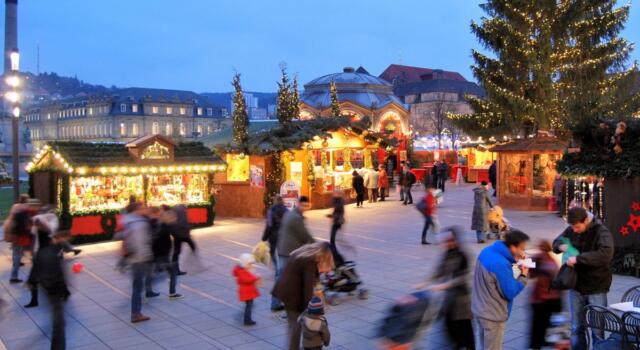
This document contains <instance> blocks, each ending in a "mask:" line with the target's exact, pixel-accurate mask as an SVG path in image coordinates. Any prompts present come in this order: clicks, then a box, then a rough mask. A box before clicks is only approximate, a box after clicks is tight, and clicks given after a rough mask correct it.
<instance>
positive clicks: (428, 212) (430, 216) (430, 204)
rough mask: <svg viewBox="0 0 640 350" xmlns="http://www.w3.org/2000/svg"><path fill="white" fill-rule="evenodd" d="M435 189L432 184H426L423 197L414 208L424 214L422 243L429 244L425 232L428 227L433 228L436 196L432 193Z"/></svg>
mask: <svg viewBox="0 0 640 350" xmlns="http://www.w3.org/2000/svg"><path fill="white" fill-rule="evenodd" d="M434 191H435V189H434V188H433V185H428V187H427V191H426V194H425V196H424V198H422V200H421V201H420V202H418V204H416V208H417V209H418V211H420V213H422V215H423V216H424V227H423V228H422V244H429V242H428V241H427V233H428V231H429V229H430V228H432V227H433V228H434V231H435V224H434V219H435V215H436V197H435V195H434Z"/></svg>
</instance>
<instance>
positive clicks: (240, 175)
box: [227, 154, 249, 182]
mask: <svg viewBox="0 0 640 350" xmlns="http://www.w3.org/2000/svg"><path fill="white" fill-rule="evenodd" d="M227 181H237V182H246V181H249V156H246V155H244V154H227Z"/></svg>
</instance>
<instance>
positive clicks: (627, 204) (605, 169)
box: [557, 118, 640, 277]
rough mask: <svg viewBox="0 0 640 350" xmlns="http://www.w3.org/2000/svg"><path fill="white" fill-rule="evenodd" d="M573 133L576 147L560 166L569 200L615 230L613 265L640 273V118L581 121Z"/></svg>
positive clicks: (614, 269) (559, 169)
mask: <svg viewBox="0 0 640 350" xmlns="http://www.w3.org/2000/svg"><path fill="white" fill-rule="evenodd" d="M622 123H624V127H623V126H622ZM616 130H618V135H616ZM623 130H624V131H623ZM573 136H574V141H575V142H574V143H575V147H573V148H571V149H570V152H568V153H567V154H565V155H564V157H563V159H562V160H561V161H560V162H558V165H557V170H558V172H559V173H560V174H562V176H563V178H564V179H565V181H566V187H565V188H566V191H565V193H564V195H565V202H566V203H567V204H568V206H570V205H579V206H583V207H585V208H587V209H588V210H590V211H591V212H592V213H593V214H594V215H595V217H596V218H598V219H599V220H601V221H602V222H603V223H604V225H605V226H606V227H607V228H608V229H609V231H611V235H612V236H613V242H614V246H615V250H614V258H613V262H612V263H611V267H612V270H613V271H614V272H616V273H623V274H631V275H635V276H636V277H640V119H638V118H627V119H626V120H623V121H613V120H609V121H601V122H594V123H592V124H587V125H579V126H578V127H576V128H575V130H574V132H573Z"/></svg>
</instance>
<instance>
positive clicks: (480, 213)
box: [471, 181, 493, 243]
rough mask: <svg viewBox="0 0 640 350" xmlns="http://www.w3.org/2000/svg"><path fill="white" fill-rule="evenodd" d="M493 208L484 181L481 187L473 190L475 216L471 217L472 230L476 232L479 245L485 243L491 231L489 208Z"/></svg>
mask: <svg viewBox="0 0 640 350" xmlns="http://www.w3.org/2000/svg"><path fill="white" fill-rule="evenodd" d="M487 206H489V207H490V208H493V203H492V202H491V198H489V191H488V190H487V182H486V181H482V182H481V183H480V185H479V186H478V187H476V188H474V189H473V215H472V217H471V229H472V230H475V231H476V238H477V239H478V243H484V242H485V240H486V239H487V232H488V231H489V217H488V216H487V215H488V211H489V209H488V208H487Z"/></svg>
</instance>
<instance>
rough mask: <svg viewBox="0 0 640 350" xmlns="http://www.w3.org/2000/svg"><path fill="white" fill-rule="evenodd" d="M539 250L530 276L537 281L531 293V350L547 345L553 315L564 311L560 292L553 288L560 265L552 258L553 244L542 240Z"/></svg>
mask: <svg viewBox="0 0 640 350" xmlns="http://www.w3.org/2000/svg"><path fill="white" fill-rule="evenodd" d="M538 249H539V250H540V252H539V253H538V254H537V255H536V256H534V257H533V260H534V262H535V263H536V268H535V269H532V270H531V275H530V277H531V278H535V279H536V281H535V284H534V287H533V293H531V312H532V315H533V320H532V322H531V334H530V339H529V347H530V348H531V349H541V348H542V347H543V346H546V345H547V342H546V341H545V334H546V332H547V328H549V325H550V321H551V315H552V314H553V313H555V312H560V311H562V300H561V295H560V291H559V290H557V289H553V288H552V287H551V284H552V282H553V279H554V278H555V277H556V275H557V274H558V264H556V261H555V260H554V258H553V257H552V256H551V243H550V242H548V241H546V240H542V241H540V243H538Z"/></svg>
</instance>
